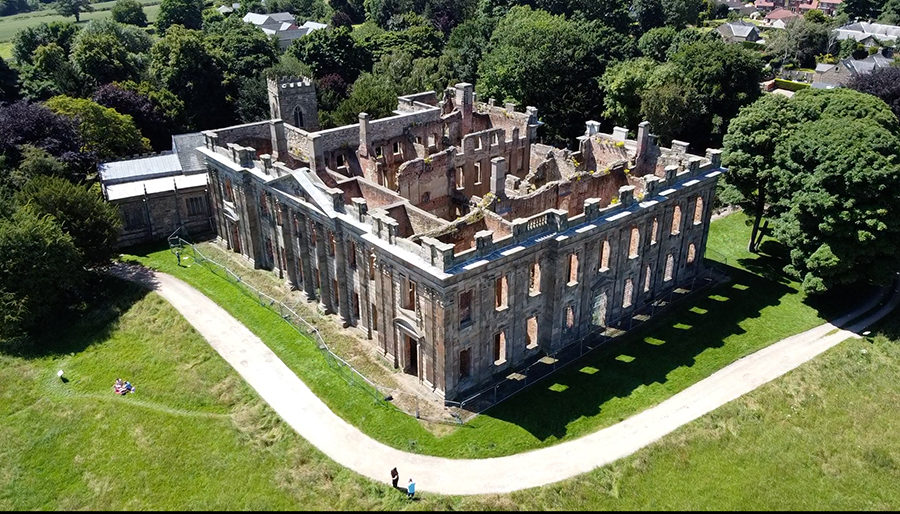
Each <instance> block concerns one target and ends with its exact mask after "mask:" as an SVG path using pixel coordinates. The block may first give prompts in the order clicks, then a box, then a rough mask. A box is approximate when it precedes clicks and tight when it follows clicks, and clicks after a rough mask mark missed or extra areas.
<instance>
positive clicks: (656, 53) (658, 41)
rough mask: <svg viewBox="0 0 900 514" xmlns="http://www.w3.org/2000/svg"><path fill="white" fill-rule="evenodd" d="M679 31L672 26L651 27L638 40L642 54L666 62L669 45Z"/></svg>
mask: <svg viewBox="0 0 900 514" xmlns="http://www.w3.org/2000/svg"><path fill="white" fill-rule="evenodd" d="M677 35H678V31H677V30H675V29H674V28H672V27H657V28H655V29H650V30H648V31H647V32H645V33H644V35H642V36H641V38H640V39H639V40H638V49H639V50H640V51H641V54H643V55H645V56H646V57H650V58H651V59H654V60H657V61H659V62H665V60H666V55H667V53H668V52H669V47H671V46H672V43H673V42H674V41H675V37H676V36H677Z"/></svg>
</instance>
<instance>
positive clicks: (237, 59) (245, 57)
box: [204, 17, 279, 94]
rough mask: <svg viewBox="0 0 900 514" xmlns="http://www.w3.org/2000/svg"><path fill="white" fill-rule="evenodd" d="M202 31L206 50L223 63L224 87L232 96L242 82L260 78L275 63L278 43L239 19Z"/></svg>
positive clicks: (223, 22)
mask: <svg viewBox="0 0 900 514" xmlns="http://www.w3.org/2000/svg"><path fill="white" fill-rule="evenodd" d="M204 32H205V34H206V37H205V38H204V42H205V44H206V47H207V49H208V51H209V53H210V54H211V55H214V56H216V59H217V60H218V61H219V62H221V63H222V64H223V66H224V67H223V70H222V71H223V77H224V80H225V86H226V87H227V88H228V89H229V92H230V93H232V94H236V93H237V89H238V84H239V83H240V82H241V80H242V79H244V78H250V77H255V76H257V75H259V73H260V70H261V69H265V68H268V67H270V66H273V65H274V64H275V62H276V61H277V60H278V52H279V51H278V43H277V42H276V41H275V40H274V39H270V38H269V37H268V36H266V34H265V32H263V31H261V30H259V28H257V27H256V26H254V25H252V24H249V23H244V22H243V21H241V19H240V18H237V17H231V18H228V19H227V20H225V21H222V22H220V23H212V24H210V25H209V26H208V27H207V28H205V29H204Z"/></svg>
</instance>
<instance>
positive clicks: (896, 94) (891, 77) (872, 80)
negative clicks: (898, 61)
mask: <svg viewBox="0 0 900 514" xmlns="http://www.w3.org/2000/svg"><path fill="white" fill-rule="evenodd" d="M847 87H849V88H851V89H855V90H857V91H860V92H862V93H869V94H870V95H874V96H876V97H878V98H880V99H881V100H882V101H884V103H886V104H888V106H889V107H890V108H891V110H892V111H894V114H895V115H897V118H898V119H900V68H895V67H893V66H892V67H888V68H876V69H874V70H872V72H871V73H867V74H860V75H855V76H854V77H853V78H851V79H850V82H849V83H848V84H847Z"/></svg>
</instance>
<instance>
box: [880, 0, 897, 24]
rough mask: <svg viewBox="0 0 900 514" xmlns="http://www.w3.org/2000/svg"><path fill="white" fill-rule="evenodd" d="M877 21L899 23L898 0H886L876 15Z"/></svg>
mask: <svg viewBox="0 0 900 514" xmlns="http://www.w3.org/2000/svg"><path fill="white" fill-rule="evenodd" d="M878 22H879V23H885V24H887V25H896V24H898V23H900V0H887V2H885V3H884V6H883V7H882V8H881V14H879V16H878Z"/></svg>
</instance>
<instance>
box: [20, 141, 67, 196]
mask: <svg viewBox="0 0 900 514" xmlns="http://www.w3.org/2000/svg"><path fill="white" fill-rule="evenodd" d="M20 151H21V155H22V161H21V162H20V163H19V167H18V169H14V170H12V171H11V172H10V174H9V177H8V179H7V178H4V182H7V183H6V184H5V185H8V186H10V188H11V189H14V190H16V191H18V190H19V189H22V187H23V186H25V184H27V183H28V182H29V181H30V180H32V179H33V178H35V177H39V176H53V177H65V178H72V179H75V176H74V175H73V174H72V173H71V171H70V170H69V166H67V165H66V163H64V162H62V161H60V160H59V159H57V158H56V157H53V156H52V155H50V154H49V153H47V151H46V150H44V149H42V148H38V147H36V146H32V145H22V146H21V148H20Z"/></svg>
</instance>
